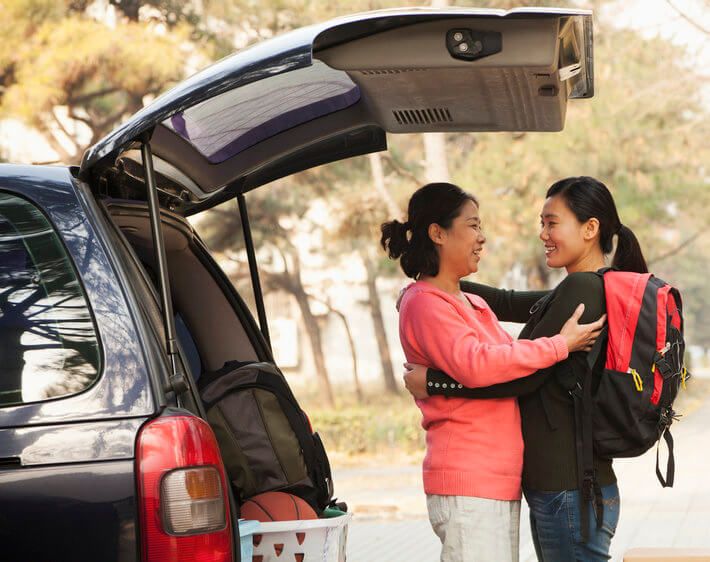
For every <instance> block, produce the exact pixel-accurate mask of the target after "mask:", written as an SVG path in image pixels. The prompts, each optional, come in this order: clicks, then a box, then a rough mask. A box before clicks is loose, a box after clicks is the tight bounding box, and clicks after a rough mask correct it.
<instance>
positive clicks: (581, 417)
mask: <svg viewBox="0 0 710 562" xmlns="http://www.w3.org/2000/svg"><path fill="white" fill-rule="evenodd" d="M606 340H607V328H606V326H605V327H604V328H603V329H602V331H601V333H600V334H599V337H598V338H597V341H596V342H595V343H594V346H592V349H591V350H590V351H589V353H587V360H586V364H585V366H586V369H585V374H584V379H583V381H582V383H581V384H580V383H579V382H577V386H576V387H575V389H574V390H571V391H570V395H571V396H572V400H573V403H574V417H575V444H576V449H577V482H578V485H579V516H580V525H581V531H582V541H583V542H585V543H586V542H588V541H589V509H588V506H589V504H590V503H591V504H592V507H593V508H594V513H595V515H596V519H597V529H599V528H601V525H602V520H603V517H604V503H603V502H602V493H601V487H600V486H599V482H597V478H596V473H595V471H594V426H593V422H592V411H593V408H594V405H593V402H592V374H593V369H594V366H595V365H596V363H597V360H598V359H599V356H600V355H601V351H602V347H603V346H604V345H605V344H606Z"/></svg>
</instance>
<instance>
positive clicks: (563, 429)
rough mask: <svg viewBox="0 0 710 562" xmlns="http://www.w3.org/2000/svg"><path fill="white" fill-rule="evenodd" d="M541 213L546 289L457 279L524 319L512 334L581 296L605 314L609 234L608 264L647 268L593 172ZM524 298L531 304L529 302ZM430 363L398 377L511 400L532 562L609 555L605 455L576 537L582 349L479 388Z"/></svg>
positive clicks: (614, 517) (427, 388)
mask: <svg viewBox="0 0 710 562" xmlns="http://www.w3.org/2000/svg"><path fill="white" fill-rule="evenodd" d="M540 218H541V223H540V239H541V240H542V243H543V244H544V247H545V257H546V261H547V265H548V266H549V267H553V268H565V269H566V271H567V273H568V275H567V277H566V278H565V279H564V280H563V281H562V282H561V283H560V284H559V285H558V286H557V287H556V288H555V289H554V290H553V291H551V292H517V291H505V290H500V289H494V288H492V287H487V286H485V285H479V284H474V283H468V282H463V283H462V289H463V290H464V291H466V292H468V293H472V294H476V295H478V296H480V297H481V298H483V299H484V300H485V301H486V302H488V304H489V305H490V306H491V308H492V310H493V312H494V313H495V314H496V316H497V317H498V318H499V319H501V320H508V321H512V322H526V325H525V327H524V328H523V330H522V331H521V333H520V336H519V337H520V339H527V338H532V337H540V336H547V335H551V334H554V333H556V331H557V330H559V327H560V326H561V325H562V324H563V323H564V321H565V320H566V318H567V316H569V311H570V310H574V308H575V307H576V306H577V305H578V304H579V302H580V301H581V302H583V303H584V304H585V312H584V315H583V316H582V318H581V320H584V321H591V320H595V319H597V318H599V317H601V316H602V315H603V314H604V312H605V310H606V307H605V298H604V285H603V281H602V278H601V276H600V275H599V274H598V273H597V272H598V271H599V270H600V269H602V268H604V267H606V266H607V264H606V261H605V258H606V257H608V256H610V255H611V253H612V251H613V249H614V248H613V247H614V240H615V239H616V251H615V253H614V255H613V259H612V261H611V266H612V267H614V268H616V269H619V270H622V271H635V272H639V273H646V272H647V271H648V268H647V266H646V262H645V260H644V257H643V253H642V252H641V248H640V246H639V243H638V240H637V239H636V237H635V236H634V234H633V232H632V231H631V230H630V229H629V228H627V227H626V226H624V225H623V224H622V223H621V220H620V218H619V214H618V212H617V210H616V205H615V204H614V199H613V197H612V195H611V193H610V192H609V190H608V189H607V187H606V186H605V185H604V184H603V183H601V182H600V181H598V180H596V179H594V178H590V177H572V178H567V179H564V180H561V181H558V182H556V183H555V184H553V185H552V186H551V187H550V188H549V190H548V191H547V198H546V200H545V204H544V206H543V208H542V212H541V214H540ZM407 292H408V291H407ZM405 294H406V293H405ZM537 299H540V300H537ZM532 301H537V302H536V303H535V304H534V305H533V306H532V308H531V306H530V303H531V302H532ZM519 341H520V340H519ZM604 355H605V354H602V356H601V357H600V358H599V360H598V362H597V364H596V365H595V367H594V369H593V372H594V373H595V374H597V375H598V374H599V373H600V372H601V371H602V369H603V367H604V360H605V357H604ZM437 367H438V368H439V369H441V371H434V370H431V369H430V370H428V371H427V369H426V367H425V366H423V365H408V370H407V371H406V372H405V384H406V386H407V388H408V389H409V391H410V392H411V393H412V394H413V395H414V396H415V397H416V398H419V399H422V398H424V397H426V396H428V395H436V396H439V395H444V396H448V397H456V398H461V397H467V398H469V399H474V400H472V402H475V403H480V401H479V400H477V399H485V398H488V399H490V398H501V397H511V396H516V397H518V402H519V404H520V412H521V419H522V432H523V439H524V442H525V451H524V463H523V478H522V483H523V491H524V494H525V497H526V500H527V502H528V504H529V506H530V524H531V528H532V537H533V542H534V543H535V550H536V552H537V557H538V560H541V561H544V562H571V561H584V562H586V561H597V560H608V559H609V558H610V556H609V549H610V546H611V539H612V537H613V536H614V532H615V530H616V526H617V523H618V519H619V509H620V498H619V490H618V488H617V485H616V477H615V475H614V471H613V469H612V463H611V460H608V459H602V458H595V459H594V467H595V472H596V480H597V483H598V485H599V486H600V487H601V491H602V496H603V498H604V510H603V513H604V516H603V521H602V522H601V523H600V524H598V525H597V524H594V522H595V521H596V520H595V515H594V510H593V509H592V507H591V505H588V504H587V505H585V506H584V508H585V509H589V520H590V521H591V522H592V524H591V525H590V526H589V538H588V540H587V541H584V540H583V539H582V533H581V525H580V521H581V517H580V509H581V502H580V497H579V491H578V487H579V486H578V478H577V457H576V454H577V452H576V449H575V419H574V409H573V402H572V398H571V396H570V391H571V390H573V389H574V388H575V385H576V383H577V381H578V380H581V379H582V377H583V375H584V373H585V371H586V368H587V367H586V353H584V352H577V353H571V354H570V355H569V357H568V358H567V359H565V360H563V361H561V362H560V363H558V364H557V365H554V366H553V367H551V368H544V369H540V370H538V371H537V372H536V373H535V374H533V375H531V376H529V377H526V378H521V379H518V380H516V381H513V382H509V383H505V384H498V385H493V386H489V387H487V388H473V385H468V386H470V388H465V386H467V385H464V388H461V386H460V385H458V384H457V383H456V380H455V379H457V378H458V373H454V372H451V371H446V369H443V368H441V366H440V365H437ZM442 371H445V372H446V373H448V374H449V375H451V377H449V376H448V375H447V374H445V373H444V372H442ZM452 383H453V384H452ZM476 386H479V387H480V386H481V385H476ZM424 402H426V400H424Z"/></svg>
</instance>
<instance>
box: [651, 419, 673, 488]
mask: <svg viewBox="0 0 710 562" xmlns="http://www.w3.org/2000/svg"><path fill="white" fill-rule="evenodd" d="M663 439H665V441H666V445H667V446H668V464H667V465H666V477H665V478H664V477H663V474H661V469H660V468H659V461H660V459H659V450H660V448H661V440H660V439H659V440H658V444H657V445H656V476H657V477H658V481H659V482H660V483H661V486H663V487H664V488H672V487H673V481H674V480H675V458H674V457H673V436H672V435H671V430H670V429H668V428H666V430H665V431H664V432H663Z"/></svg>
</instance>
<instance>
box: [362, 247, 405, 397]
mask: <svg viewBox="0 0 710 562" xmlns="http://www.w3.org/2000/svg"><path fill="white" fill-rule="evenodd" d="M362 260H363V262H364V263H365V270H366V271H367V292H368V295H369V297H370V315H371V317H372V324H373V326H374V328H375V338H376V339H377V348H378V349H379V351H380V363H381V365H382V378H383V379H384V381H385V389H386V390H387V392H391V393H392V394H397V393H398V392H399V389H398V388H397V381H396V380H395V378H394V371H393V370H392V354H391V353H390V346H389V343H387V333H386V332H385V322H384V320H383V318H382V307H381V306H380V295H379V293H378V292H377V283H376V279H377V271H376V270H375V265H374V263H373V261H372V259H371V258H370V256H368V255H363V256H362Z"/></svg>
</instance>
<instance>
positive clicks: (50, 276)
mask: <svg viewBox="0 0 710 562" xmlns="http://www.w3.org/2000/svg"><path fill="white" fill-rule="evenodd" d="M99 363H100V350H99V343H98V338H97V336H96V329H95V326H94V321H93V318H92V315H91V311H90V310H89V306H88V303H87V299H86V297H85V295H84V291H83V288H82V286H81V284H80V283H79V280H78V278H77V274H76V272H75V269H74V267H73V266H72V263H71V261H70V259H69V256H68V255H67V252H66V250H65V249H64V246H63V245H62V243H61V241H60V239H59V236H58V234H57V233H56V232H55V230H54V228H53V227H52V225H51V224H50V223H49V221H48V220H47V219H46V218H45V216H44V215H43V214H42V213H41V212H40V210H39V209H37V207H35V206H34V205H32V204H31V203H30V202H28V201H27V200H25V199H22V198H20V197H17V196H15V195H11V194H9V193H5V192H2V191H0V407H5V406H11V405H18V404H23V403H28V402H38V401H44V400H49V399H54V398H59V397H62V396H68V395H71V394H76V393H78V392H81V391H82V390H85V389H86V388H88V387H89V386H91V385H92V384H93V383H94V382H95V380H96V379H97V378H98V374H99Z"/></svg>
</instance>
